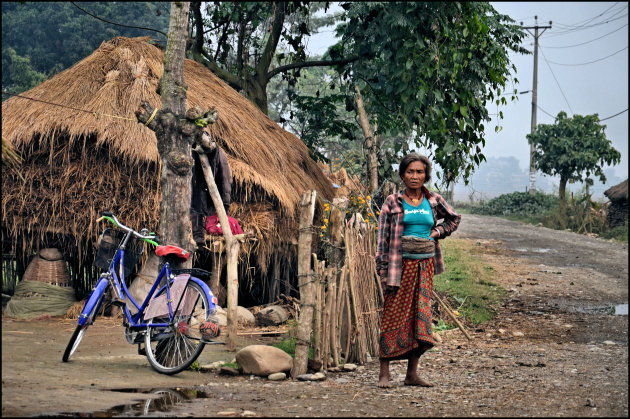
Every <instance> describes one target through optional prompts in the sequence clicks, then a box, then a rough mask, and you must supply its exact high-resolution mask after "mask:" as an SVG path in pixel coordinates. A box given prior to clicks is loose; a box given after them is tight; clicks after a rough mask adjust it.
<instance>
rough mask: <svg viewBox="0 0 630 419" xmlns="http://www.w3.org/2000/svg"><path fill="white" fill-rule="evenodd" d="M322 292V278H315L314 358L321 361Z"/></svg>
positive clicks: (314, 264)
mask: <svg viewBox="0 0 630 419" xmlns="http://www.w3.org/2000/svg"><path fill="white" fill-rule="evenodd" d="M313 267H317V255H316V254H315V253H313ZM322 294H323V287H322V281H321V278H316V279H315V312H314V313H313V318H314V320H313V327H314V329H313V360H315V361H321V359H320V357H321V348H320V341H321V336H322V334H321V330H322V316H321V313H322V310H321V307H322Z"/></svg>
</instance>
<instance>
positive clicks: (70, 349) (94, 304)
mask: <svg viewBox="0 0 630 419" xmlns="http://www.w3.org/2000/svg"><path fill="white" fill-rule="evenodd" d="M107 285H108V283H107V280H106V279H101V281H100V282H99V283H98V284H97V285H96V287H95V288H94V291H92V294H90V298H88V300H87V302H86V303H85V306H84V307H83V311H82V312H81V315H80V316H79V324H78V325H77V327H76V329H74V333H73V334H72V337H71V338H70V341H69V342H68V345H67V346H66V350H65V351H64V353H63V358H61V359H62V361H63V362H68V360H69V359H70V357H71V356H72V355H73V354H74V353H75V352H76V350H77V348H78V347H79V344H80V343H81V340H82V339H83V335H85V331H86V330H87V328H88V327H89V326H90V325H91V324H92V323H94V319H95V318H96V314H97V312H98V310H99V309H100V308H101V304H102V303H103V298H104V296H105V290H106V289H107Z"/></svg>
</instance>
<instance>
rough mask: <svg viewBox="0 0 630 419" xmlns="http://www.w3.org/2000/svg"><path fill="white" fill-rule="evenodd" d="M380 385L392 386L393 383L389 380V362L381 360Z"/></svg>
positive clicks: (383, 386)
mask: <svg viewBox="0 0 630 419" xmlns="http://www.w3.org/2000/svg"><path fill="white" fill-rule="evenodd" d="M376 385H377V386H378V387H381V388H391V387H392V385H391V384H390V382H389V362H388V361H381V371H380V373H379V375H378V384H376Z"/></svg>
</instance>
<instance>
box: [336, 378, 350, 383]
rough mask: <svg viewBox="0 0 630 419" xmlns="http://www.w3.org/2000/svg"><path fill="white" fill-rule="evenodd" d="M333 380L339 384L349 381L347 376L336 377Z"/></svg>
mask: <svg viewBox="0 0 630 419" xmlns="http://www.w3.org/2000/svg"><path fill="white" fill-rule="evenodd" d="M335 382H336V383H339V384H347V383H349V382H350V380H348V379H347V378H337V379H336V380H335Z"/></svg>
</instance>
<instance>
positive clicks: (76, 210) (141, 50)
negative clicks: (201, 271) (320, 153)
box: [2, 37, 334, 296]
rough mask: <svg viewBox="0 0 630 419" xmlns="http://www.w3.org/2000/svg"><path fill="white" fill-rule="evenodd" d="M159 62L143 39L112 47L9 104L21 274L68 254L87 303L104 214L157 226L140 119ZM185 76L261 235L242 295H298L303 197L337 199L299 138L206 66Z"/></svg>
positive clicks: (146, 135)
mask: <svg viewBox="0 0 630 419" xmlns="http://www.w3.org/2000/svg"><path fill="white" fill-rule="evenodd" d="M163 62H164V52H163V51H162V50H160V49H159V48H157V47H156V46H154V45H152V44H150V43H149V38H148V37H143V38H133V39H130V38H124V37H118V38H114V39H112V40H111V41H109V42H103V43H102V44H101V46H100V47H99V48H98V49H97V50H96V51H95V52H94V53H92V54H91V55H90V56H88V57H87V58H85V59H83V60H82V61H80V62H78V63H77V64H75V65H74V66H72V67H71V68H69V69H67V70H65V71H63V72H61V73H59V74H58V75H56V76H54V77H53V78H51V79H50V80H48V81H46V82H44V83H42V84H41V85H39V86H37V87H35V88H34V89H32V90H30V91H28V92H24V93H23V94H22V95H21V96H23V97H27V98H29V99H27V98H22V97H13V98H10V99H8V100H6V101H5V102H3V103H2V138H3V140H6V141H8V142H9V143H10V144H11V145H12V146H13V147H15V149H16V150H17V151H18V152H19V153H20V154H21V156H22V158H23V161H22V166H21V174H22V176H23V177H24V179H20V178H19V176H17V175H16V174H15V173H12V172H11V171H8V170H3V172H2V243H3V254H7V253H10V252H14V253H16V254H17V259H18V261H19V262H20V263H21V264H23V267H24V266H25V264H26V263H27V262H28V258H29V257H30V256H32V255H33V253H34V252H35V251H37V250H38V249H40V248H46V247H57V248H59V249H61V250H62V252H63V253H64V257H65V258H66V260H68V261H69V262H70V266H71V273H72V280H73V285H75V289H77V293H78V294H79V296H81V294H82V293H84V292H86V291H89V288H90V287H91V285H92V284H94V281H95V278H96V277H95V271H94V270H93V269H92V268H91V264H92V260H93V256H94V246H95V241H96V238H97V237H98V235H99V234H100V232H101V231H102V229H103V228H104V227H105V226H104V225H102V224H101V225H97V224H96V222H95V221H96V219H97V218H98V217H99V215H100V212H101V211H102V210H106V209H107V210H111V211H113V212H114V213H115V214H117V215H118V216H119V218H120V220H121V221H122V222H124V223H125V224H127V225H129V226H133V227H137V228H140V227H148V228H153V229H155V228H156V227H157V225H158V221H159V202H160V190H159V173H160V170H159V167H160V164H161V163H160V158H159V154H158V150H157V146H156V137H155V135H154V133H153V131H151V130H150V129H148V128H147V127H145V126H144V125H143V124H139V123H138V122H137V121H136V118H135V116H134V111H135V110H136V109H137V108H138V105H139V104H140V101H142V100H146V101H148V102H149V103H150V104H151V105H152V106H153V107H158V108H159V107H161V99H160V96H159V95H158V94H157V93H156V88H157V84H158V80H159V78H160V77H161V76H162V72H163ZM184 79H185V82H186V84H187V85H188V90H187V106H188V107H191V106H200V107H202V108H204V109H208V108H211V107H215V108H216V109H217V111H218V114H219V120H218V122H217V123H215V124H213V125H210V126H208V127H207V128H206V129H207V131H208V132H209V133H210V135H211V136H212V137H213V138H215V139H216V140H217V142H218V144H219V145H220V146H221V148H222V149H223V150H224V151H225V153H226V155H227V157H228V162H229V164H230V170H231V173H232V177H233V180H232V183H233V188H232V200H233V203H232V205H231V206H230V210H229V214H230V215H231V216H233V217H235V218H236V219H238V220H239V222H240V224H241V226H242V227H243V229H244V230H245V231H248V230H251V231H253V232H254V233H255V234H256V236H257V238H258V241H257V242H256V244H255V245H254V247H253V248H251V249H250V253H249V254H248V258H246V260H244V261H241V263H240V266H241V273H242V274H243V273H248V275H241V276H246V277H248V278H250V281H253V282H251V283H250V284H249V287H247V289H249V290H250V291H252V292H253V291H256V290H254V288H257V291H256V292H258V293H259V294H260V293H261V292H262V294H265V291H264V288H265V287H266V286H268V281H270V280H274V281H277V280H279V279H282V281H283V283H285V284H288V283H289V280H291V283H292V284H293V286H294V287H295V269H296V268H295V266H296V263H295V256H296V253H297V246H296V244H297V235H298V221H297V220H298V212H297V207H298V203H299V200H300V196H301V195H302V193H303V192H304V191H306V190H309V189H315V190H316V191H318V195H319V196H320V197H322V198H324V199H328V200H329V199H332V197H333V196H334V190H333V188H332V185H331V183H330V181H329V180H328V179H327V178H326V177H325V175H324V174H323V173H322V171H321V169H319V167H318V166H317V164H316V163H315V162H314V161H313V160H312V159H311V158H310V157H309V151H308V148H307V147H306V146H305V145H304V143H303V142H302V141H301V140H300V139H299V138H297V137H296V136H295V135H293V134H291V133H289V132H287V131H285V130H284V129H282V128H281V127H280V126H279V125H278V124H276V123H275V122H274V121H272V120H271V119H269V118H268V117H267V116H266V115H265V114H264V113H262V112H261V111H260V110H259V109H258V108H257V107H256V106H255V105H253V104H252V103H251V102H250V101H249V100H248V99H246V98H245V97H244V96H242V95H241V94H239V93H238V92H236V91H235V90H234V89H232V88H231V87H229V86H228V85H227V84H226V83H225V82H223V81H222V80H220V79H219V78H218V77H217V76H216V75H214V74H213V73H212V72H211V71H210V70H208V69H207V68H206V67H204V66H203V65H201V64H199V63H196V62H194V61H192V60H186V61H185V66H184ZM31 98H32V100H31ZM197 262H199V261H197ZM196 266H198V264H197V265H196ZM201 267H203V266H201ZM252 272H253V273H254V274H253V275H252ZM82 278H88V279H89V280H88V281H87V282H88V283H87V284H85V282H86V281H83V282H81V280H82ZM79 282H81V283H83V285H81V283H79ZM82 287H83V288H82ZM241 288H243V287H241ZM285 288H286V286H285ZM284 291H285V293H287V294H288V293H289V292H290V290H289V289H285V290H284Z"/></svg>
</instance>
